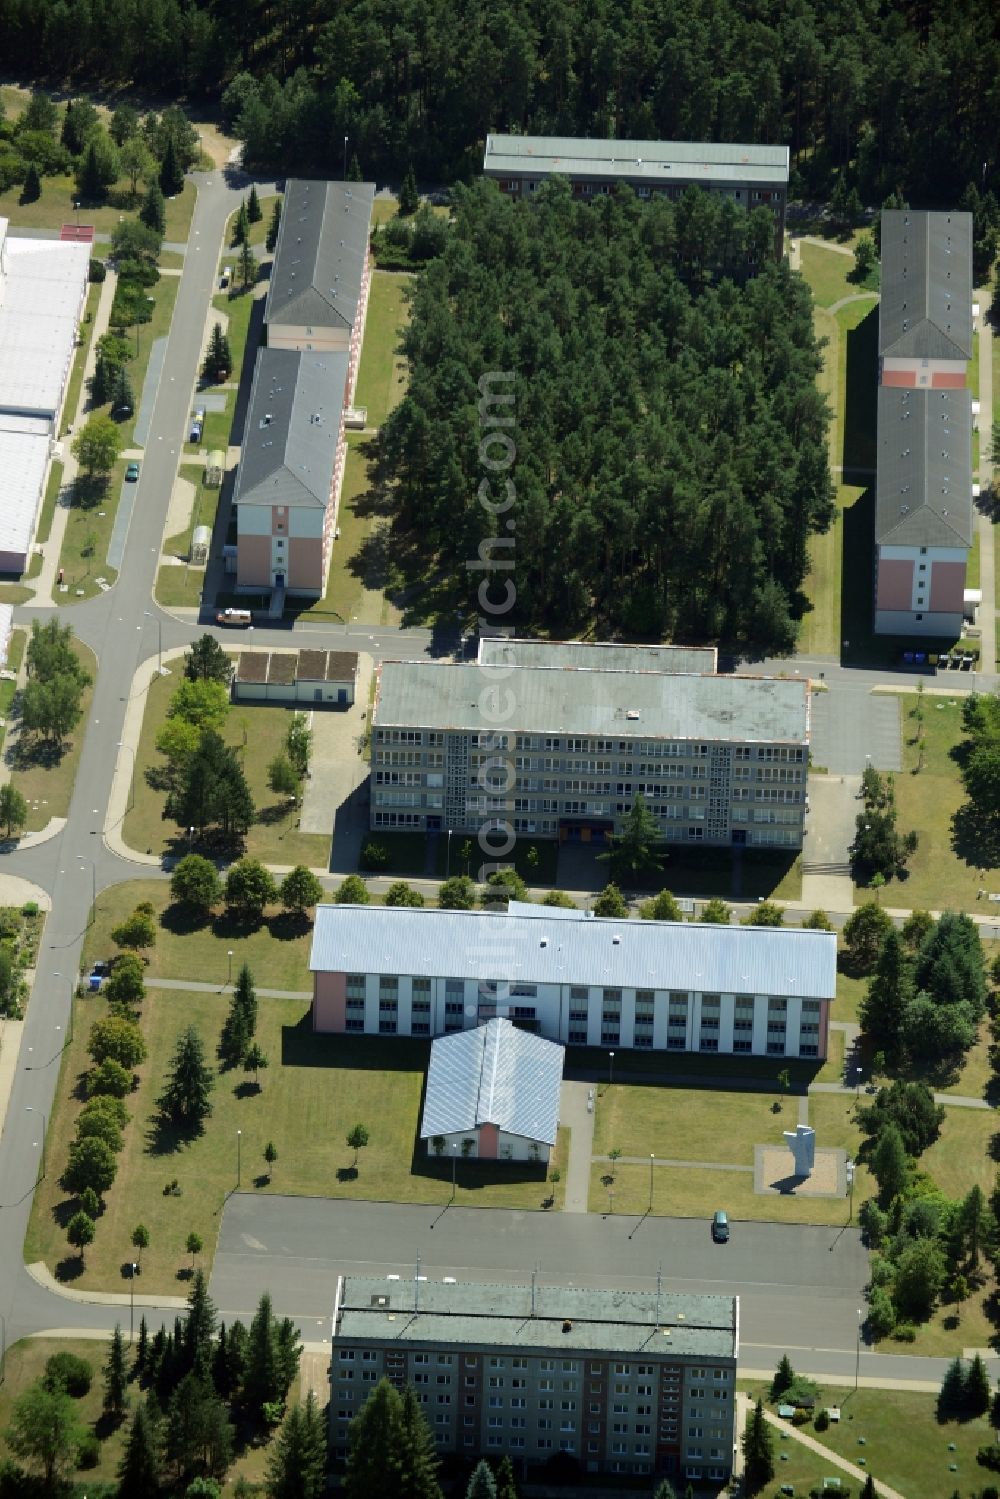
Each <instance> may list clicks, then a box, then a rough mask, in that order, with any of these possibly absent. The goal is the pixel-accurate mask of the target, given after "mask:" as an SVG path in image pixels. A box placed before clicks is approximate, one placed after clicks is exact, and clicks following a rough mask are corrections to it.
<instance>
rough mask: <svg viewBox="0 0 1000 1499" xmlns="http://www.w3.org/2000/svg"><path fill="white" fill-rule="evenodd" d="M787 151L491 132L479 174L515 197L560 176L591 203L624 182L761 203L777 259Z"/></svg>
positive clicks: (672, 194)
mask: <svg viewBox="0 0 1000 1499" xmlns="http://www.w3.org/2000/svg"><path fill="white" fill-rule="evenodd" d="M788 167H789V150H788V147H787V146H750V145H746V144H743V143H730V142H717V141H716V142H712V141H621V140H599V139H590V138H588V137H580V136H552V135H493V134H491V135H488V136H487V137H486V153H485V156H484V158H483V174H484V176H486V177H491V178H492V179H493V180H494V181H495V182H496V183H497V185H498V186H499V187H500V188H501V190H502V191H504V192H506V193H509V194H511V195H512V196H514V197H530V195H531V194H532V193H533V192H534V191H535V190H536V189H537V187H538V185H539V183H541V182H544V181H546V180H547V179H548V178H550V177H565V178H566V179H567V180H568V181H569V182H570V183H571V184H572V185H573V191H574V196H576V197H579V198H591V197H595V196H599V195H601V194H604V193H609V192H611V191H612V190H613V189H614V187H615V184H616V183H618V182H625V183H627V184H628V186H629V187H631V188H632V189H634V191H635V192H636V193H637V195H638V196H639V197H640V198H651V197H654V196H659V197H667V198H679V197H680V196H681V194H682V193H683V192H684V190H685V189H686V188H688V187H692V186H694V187H702V188H704V189H705V190H706V191H708V192H713V193H719V194H721V195H722V196H724V197H728V198H732V199H733V200H734V201H735V202H737V203H739V204H740V205H741V206H742V207H744V208H745V209H746V210H747V212H750V211H751V210H752V209H754V208H758V207H761V206H765V207H768V208H770V209H771V211H772V213H773V214H774V217H775V221H776V238H775V245H776V253H777V254H778V255H779V256H780V254H781V249H782V240H783V236H784V224H785V201H786V198H787V195H788Z"/></svg>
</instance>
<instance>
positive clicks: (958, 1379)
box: [937, 1358, 965, 1421]
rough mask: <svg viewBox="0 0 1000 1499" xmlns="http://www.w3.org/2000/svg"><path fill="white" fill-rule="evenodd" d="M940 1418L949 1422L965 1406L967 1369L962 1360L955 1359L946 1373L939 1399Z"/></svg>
mask: <svg viewBox="0 0 1000 1499" xmlns="http://www.w3.org/2000/svg"><path fill="white" fill-rule="evenodd" d="M937 1405H938V1416H939V1418H940V1419H941V1420H944V1421H947V1420H948V1419H949V1417H951V1416H956V1415H958V1414H959V1412H960V1411H962V1410H963V1409H964V1406H965V1369H964V1368H963V1366H962V1360H961V1359H960V1358H953V1359H952V1361H951V1363H950V1364H949V1365H948V1367H947V1369H946V1370H945V1371H944V1378H943V1379H942V1381H941V1388H940V1390H939V1391H938V1398H937Z"/></svg>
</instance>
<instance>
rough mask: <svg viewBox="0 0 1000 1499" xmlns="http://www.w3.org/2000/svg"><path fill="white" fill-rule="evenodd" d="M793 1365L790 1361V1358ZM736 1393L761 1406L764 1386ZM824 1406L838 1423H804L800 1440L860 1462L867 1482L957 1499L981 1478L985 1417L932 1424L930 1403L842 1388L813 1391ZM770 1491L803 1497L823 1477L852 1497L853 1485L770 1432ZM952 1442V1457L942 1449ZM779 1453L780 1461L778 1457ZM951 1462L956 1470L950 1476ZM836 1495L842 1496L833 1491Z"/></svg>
mask: <svg viewBox="0 0 1000 1499" xmlns="http://www.w3.org/2000/svg"><path fill="white" fill-rule="evenodd" d="M793 1362H794V1355H793ZM738 1383H739V1387H740V1389H744V1390H747V1391H748V1392H749V1393H750V1394H751V1395H752V1396H754V1397H755V1398H756V1397H757V1396H761V1397H763V1398H764V1400H765V1404H766V1403H767V1400H766V1397H767V1388H766V1386H764V1385H760V1384H753V1383H748V1382H746V1381H744V1380H739V1381H738ZM821 1399H822V1403H823V1404H824V1405H839V1406H840V1411H841V1418H840V1421H839V1423H838V1422H834V1423H832V1424H831V1425H830V1426H829V1427H828V1428H827V1429H826V1431H816V1430H815V1428H814V1427H813V1426H812V1425H808V1426H805V1427H803V1428H802V1430H803V1433H804V1435H806V1436H808V1437H811V1438H813V1440H815V1441H818V1442H821V1443H822V1444H823V1446H824V1447H828V1448H829V1449H830V1451H831V1452H835V1453H837V1454H838V1456H840V1457H843V1458H845V1459H846V1460H847V1461H848V1462H850V1463H854V1464H855V1465H856V1466H859V1462H858V1460H859V1458H861V1457H863V1458H864V1459H865V1466H866V1467H867V1468H870V1469H871V1471H872V1474H873V1475H874V1477H875V1479H876V1480H877V1481H878V1482H880V1483H885V1484H888V1485H889V1486H890V1487H891V1488H894V1489H895V1490H896V1491H897V1493H900V1494H905V1495H906V1499H943V1496H945V1495H946V1494H950V1493H951V1492H952V1491H958V1492H960V1493H962V1494H965V1493H966V1492H971V1490H972V1489H975V1490H976V1491H977V1492H978V1490H979V1488H980V1487H981V1486H982V1485H983V1484H985V1483H986V1482H987V1481H988V1480H989V1474H988V1473H987V1471H986V1469H984V1468H980V1467H979V1466H978V1465H977V1463H976V1450H977V1448H978V1447H980V1446H981V1445H982V1444H983V1443H984V1442H988V1441H989V1440H990V1438H991V1429H990V1424H989V1421H988V1419H987V1418H985V1417H981V1418H979V1419H977V1420H973V1421H949V1422H947V1423H942V1422H939V1421H938V1419H937V1411H936V1397H935V1396H934V1395H925V1394H920V1393H917V1392H915V1391H911V1390H870V1389H859V1390H853V1389H850V1388H848V1389H845V1388H844V1387H843V1386H838V1385H826V1386H821ZM773 1435H774V1452H775V1457H776V1462H775V1469H776V1471H775V1478H774V1485H773V1486H772V1485H768V1487H767V1493H770V1492H771V1490H772V1487H773V1488H774V1489H775V1491H776V1490H777V1486H778V1485H779V1484H782V1483H792V1484H793V1485H794V1487H795V1492H796V1494H807V1493H809V1491H810V1489H812V1488H814V1487H819V1486H821V1485H822V1482H823V1479H824V1478H829V1477H834V1476H836V1475H838V1474H839V1476H840V1478H841V1481H842V1484H843V1486H844V1488H850V1490H851V1493H852V1494H853V1495H855V1496H856V1495H857V1493H858V1491H859V1488H860V1484H859V1483H858V1482H857V1481H856V1480H852V1479H851V1478H850V1477H848V1475H847V1474H846V1473H844V1472H843V1470H842V1469H840V1468H836V1467H834V1466H833V1465H832V1464H829V1463H824V1462H823V1460H822V1459H821V1458H819V1457H817V1456H816V1455H815V1454H814V1453H812V1452H810V1450H809V1449H808V1448H807V1447H806V1446H804V1444H803V1443H801V1442H799V1441H796V1440H795V1438H793V1437H787V1438H786V1437H783V1436H782V1435H781V1434H780V1433H778V1432H777V1431H775V1432H774V1433H773ZM862 1437H863V1438H864V1444H863V1445H862V1443H861V1441H860V1440H859V1439H860V1438H862ZM952 1443H953V1444H954V1447H955V1450H954V1452H952V1451H950V1450H949V1448H950V1445H951V1444H952ZM780 1453H785V1454H787V1457H788V1461H787V1462H782V1461H781V1459H780V1456H779V1454H780ZM953 1463H954V1464H955V1465H956V1467H957V1471H956V1472H954V1473H953V1472H952V1471H951V1465H952V1464H953ZM841 1492H843V1490H842V1491H841Z"/></svg>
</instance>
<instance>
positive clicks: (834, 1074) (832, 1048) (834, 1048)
mask: <svg viewBox="0 0 1000 1499" xmlns="http://www.w3.org/2000/svg"><path fill="white" fill-rule="evenodd" d="M816 1081H817V1082H818V1083H842V1082H843V1081H844V1032H843V1031H831V1032H830V1036H829V1041H828V1044H827V1058H826V1061H825V1062H824V1063H823V1065H822V1067H821V1068H820V1070H819V1072H818V1073H817V1074H816Z"/></svg>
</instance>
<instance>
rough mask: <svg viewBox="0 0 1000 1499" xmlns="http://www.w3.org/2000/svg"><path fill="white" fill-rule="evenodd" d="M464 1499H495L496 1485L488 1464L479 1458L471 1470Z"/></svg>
mask: <svg viewBox="0 0 1000 1499" xmlns="http://www.w3.org/2000/svg"><path fill="white" fill-rule="evenodd" d="M465 1499H497V1484H496V1479H495V1478H494V1477H493V1473H492V1470H491V1468H490V1465H489V1463H487V1462H485V1461H484V1460H483V1459H482V1458H480V1460H479V1462H478V1463H477V1464H476V1466H475V1467H474V1468H473V1470H472V1476H471V1478H470V1479H469V1486H468V1488H467V1489H466V1491H465Z"/></svg>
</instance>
